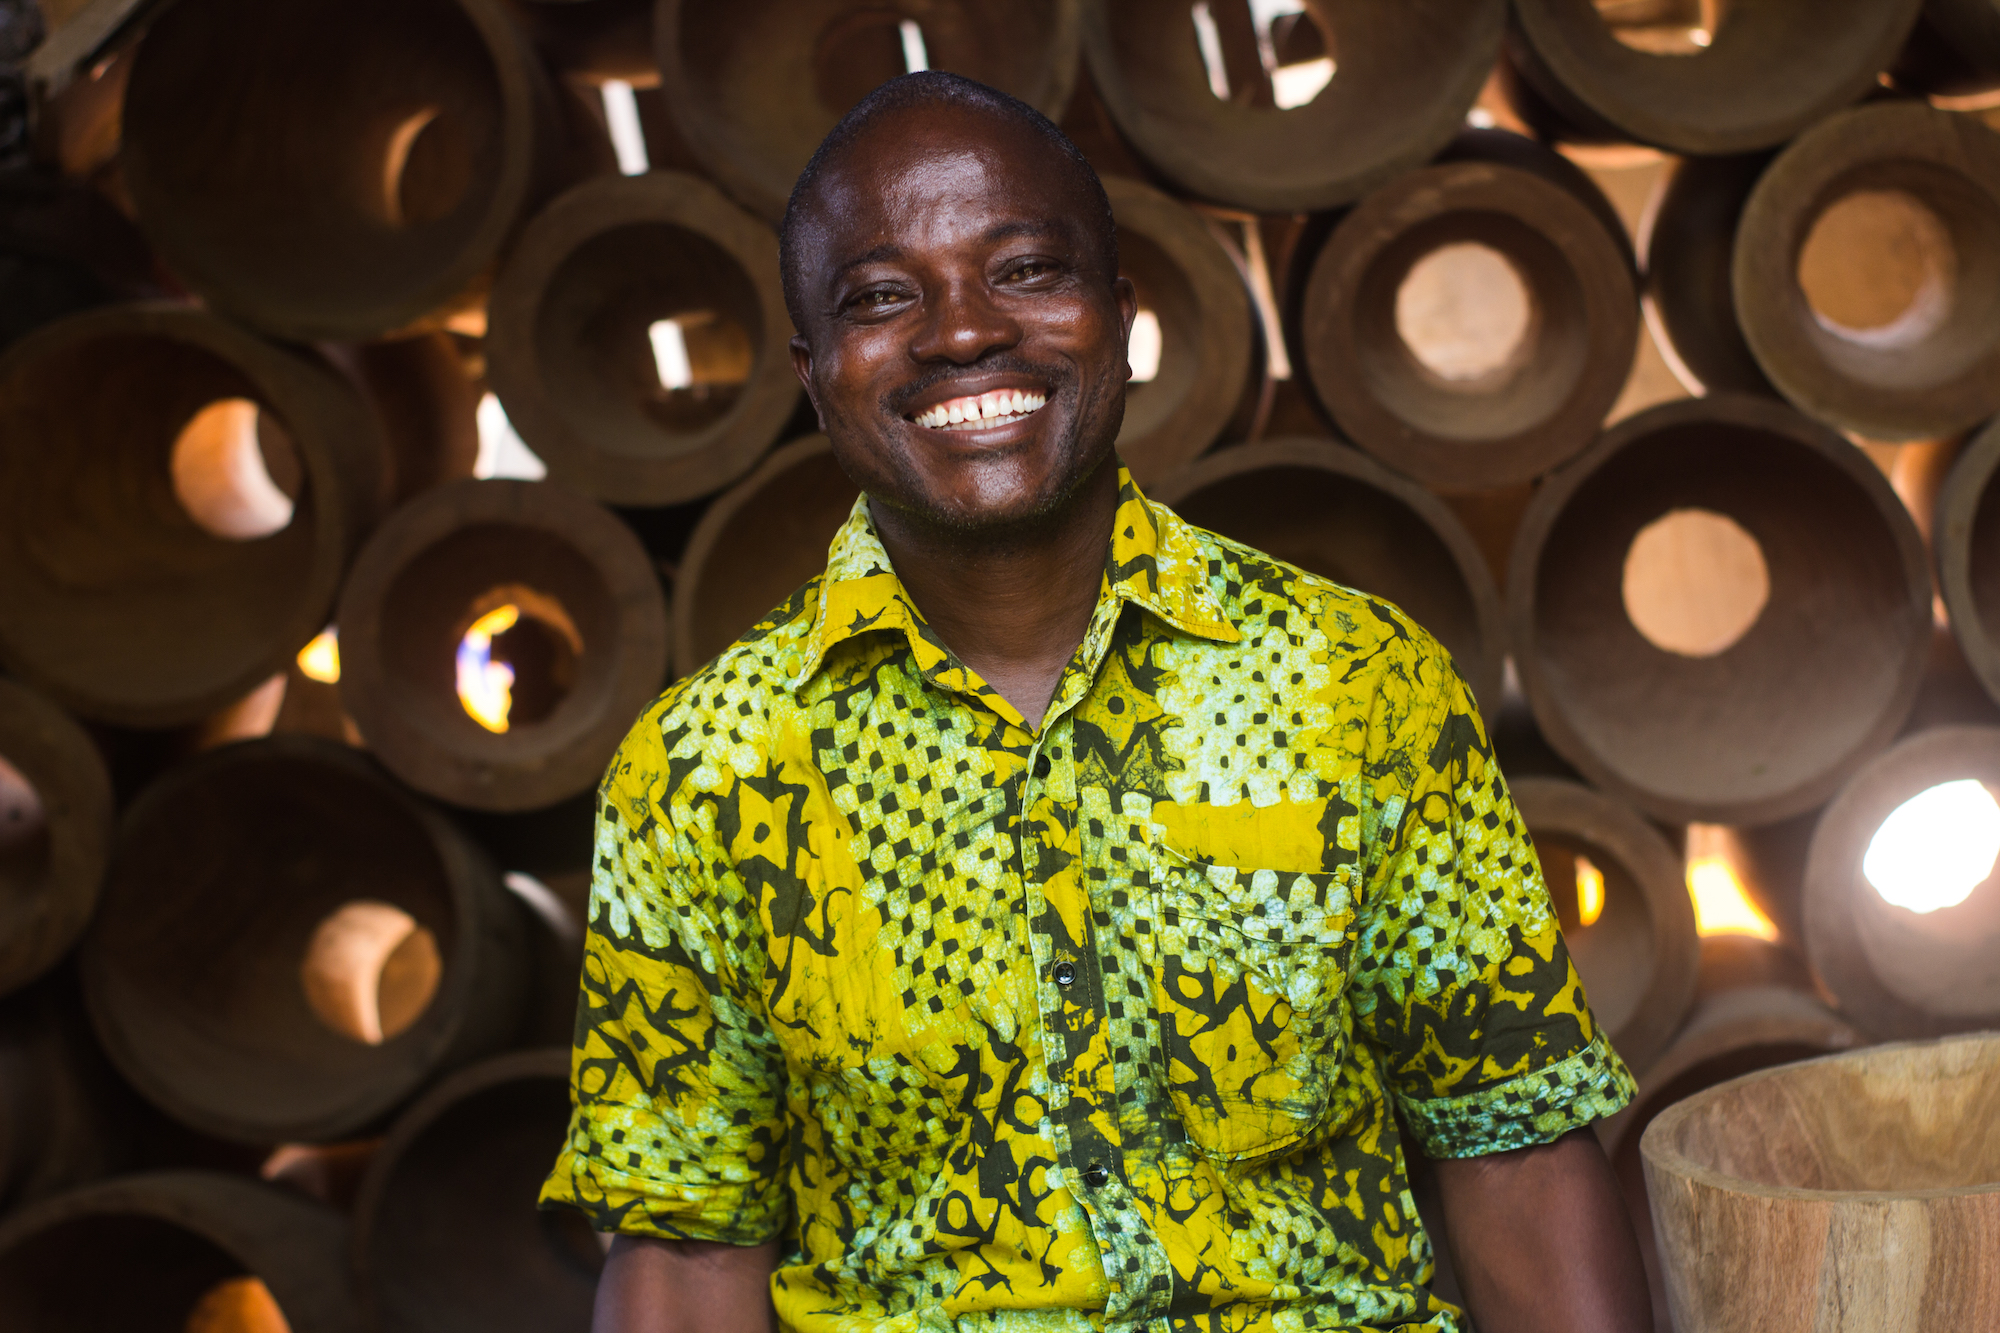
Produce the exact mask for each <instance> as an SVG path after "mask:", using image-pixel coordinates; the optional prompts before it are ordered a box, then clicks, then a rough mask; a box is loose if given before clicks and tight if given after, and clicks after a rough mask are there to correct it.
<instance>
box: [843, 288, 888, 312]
mask: <svg viewBox="0 0 2000 1333" xmlns="http://www.w3.org/2000/svg"><path fill="white" fill-rule="evenodd" d="M896 300H897V296H896V293H895V292H893V291H891V290H889V289H888V288H886V287H875V288H871V289H870V290H868V291H865V292H862V293H861V294H860V295H859V296H857V297H855V298H854V300H853V301H852V302H851V303H850V304H852V305H853V307H854V308H855V309H856V310H880V309H882V308H883V307H885V306H891V305H894V304H895V303H896Z"/></svg>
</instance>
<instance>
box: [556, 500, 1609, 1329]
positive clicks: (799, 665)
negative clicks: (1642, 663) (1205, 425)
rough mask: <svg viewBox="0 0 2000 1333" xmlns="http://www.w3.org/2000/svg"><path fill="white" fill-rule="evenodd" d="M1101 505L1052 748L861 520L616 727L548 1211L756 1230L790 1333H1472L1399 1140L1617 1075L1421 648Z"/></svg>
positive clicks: (1486, 780)
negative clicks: (571, 1080) (1100, 533)
mask: <svg viewBox="0 0 2000 1333" xmlns="http://www.w3.org/2000/svg"><path fill="white" fill-rule="evenodd" d="M1121 485H1122V490H1121V495H1120V503H1119V509H1118V513H1117V520H1116V525H1115V528H1114V532H1113V536H1112V542H1111V550H1110V557H1109V560H1108V563H1107V565H1106V569H1105V576H1104V584H1103V588H1102V591H1101V592H1100V594H1099V598H1098V603H1097V608H1096V611H1095V614H1094V616H1093V619H1092V620H1091V623H1090V628H1089V631H1088V633H1087V634H1086V635H1085V637H1084V640H1083V644H1082V646H1081V647H1080V648H1079V649H1078V650H1077V653H1076V656H1075V658H1074V659H1073V660H1072V662H1071V663H1070V665H1069V667H1068V669H1067V671H1066V672H1065V674H1064V675H1063V677H1062V679H1061V682H1060V683H1059V684H1058V686H1057V688H1056V694H1055V698H1054V701H1053V702H1052V704H1051V705H1050V708H1049V711H1048V716H1047V718H1046V720H1045V722H1044V724H1043V725H1042V726H1041V727H1040V729H1035V728H1031V727H1029V726H1027V725H1025V724H1024V723H1023V720H1022V718H1021V715H1020V713H1019V712H1017V711H1016V710H1015V709H1014V708H1013V707H1012V706H1011V705H1010V704H1009V703H1008V702H1007V701H1006V700H1005V699H1003V698H1001V697H1000V696H999V695H998V694H997V693H995V692H994V691H993V689H992V688H991V687H990V686H988V685H987V684H985V683H984V682H983V681H981V680H980V679H979V677H978V676H976V675H975V674H973V673H972V672H971V671H970V670H969V669H968V668H966V667H965V666H964V665H962V664H961V663H960V662H958V660H957V659H956V658H954V657H953V656H952V654H951V652H950V650H949V649H947V648H946V647H945V645H944V644H943V643H942V642H941V641H940V640H939V639H938V637H937V635H936V634H935V633H934V632H933V631H932V630H931V629H930V627H929V626H928V625H927V624H926V623H925V622H924V620H923V618H922V616H920V615H919V614H918V613H917V610H916V607H915V606H914V605H913V604H912V602H911V601H910V599H909V597H908V595H907V594H906V593H905V591H904V590H903V587H902V585H901V584H900V583H899V582H898V581H897V578H896V575H895V573H894V571H893V569H892V568H891V566H890V562H889V558H888V556H887V554H886V553H885V552H884V550H883V548H882V545H881V543H880V541H879V539H878V538H877V537H876V535H875V531H874V528H873V526H872V524H871V522H870V520H869V517H868V512H867V509H866V504H865V500H864V502H863V503H861V504H857V506H856V508H855V510H854V514H853V516H852V517H851V518H850V519H849V520H848V522H847V524H846V526H845V527H844V528H842V530H841V532H840V534H839V536H838V537H837V538H835V540H834V543H833V547H832V550H831V552H830V555H829V560H828V563H827V568H826V571H825V572H824V573H823V574H822V575H821V576H820V577H819V578H817V579H814V580H813V581H812V582H810V583H808V584H807V585H806V586H805V587H803V588H801V589H800V590H799V591H798V592H797V593H796V594H794V595H793V596H792V598H791V599H790V600H789V601H788V602H786V603H785V605H783V606H781V607H779V608H778V609H777V610H776V611H775V612H773V613H772V614H771V615H770V616H768V617H767V618H766V619H765V620H764V621H763V622H762V623H761V624H759V625H758V626H757V627H756V628H755V629H753V630H751V631H750V633H749V634H747V635H746V636H745V637H744V638H743V639H742V640H741V641H739V642H738V643H737V644H735V645H734V646H733V647H731V648H730V649H728V650H727V651H726V652H724V653H723V654H722V655H721V656H720V657H718V658H716V660H715V661H713V662H711V663H710V664H709V665H708V666H707V667H706V668H704V669H703V670H702V671H700V672H699V673H697V674H696V675H694V676H692V677H690V678H688V679H686V680H683V681H681V682H679V683H678V684H677V685H675V686H674V688H673V689H672V690H670V691H669V692H668V693H667V694H666V695H665V696H664V697H663V698H662V699H660V700H659V702H657V703H656V704H654V705H653V707H652V708H650V709H649V710H648V711H647V712H646V714H645V715H644V716H643V717H642V718H641V719H640V720H639V722H638V724H637V725H636V726H635V727H634V728H633V730H632V732H631V735H630V736H629V737H628V738H627V739H626V741H625V743H624V746H623V748H622V749H621V750H620V751H619V754H618V757H617V758H616V760H614V761H613V763H612V766H611V769H610V772H609V773H608V775H607V776H606V778H605V780H604V786H603V790H602V804H601V811H600V815H599V823H598V831H597V849H596V881H595V891H594V897H593V900H592V906H591V922H590V937H589V944H588V950H587V954H586V961H585V967H584V977H583V997H582V1005H581V1009H580V1012H579V1016H578V1023H577V1045H576V1051H575V1089H574V1091H575V1097H576V1103H577V1106H576V1112H575V1115H574V1118H573V1120H572V1122H571V1125H570V1130H569V1137H568V1140H567V1146H566V1147H565V1148H564V1150H563V1153H562V1156H561V1159H560V1160H559V1161H558V1162H557V1164H556V1167H555V1171H554V1173H553V1174H552V1175H551V1176H550V1178H549V1181H548V1184H547V1186H546V1188H545V1190H544V1193H543V1199H544V1200H545V1201H546V1202H549V1203H555V1204H568V1205H573V1206H576V1207H580V1208H582V1209H583V1210H585V1211H586V1212H587V1213H588V1214H589V1215H590V1217H591V1218H592V1220H593V1221H594V1222H595V1223H596V1225H597V1226H598V1227H599V1228H600V1229H603V1230H607V1231H622V1232H628V1233H632V1234H637V1235H650V1236H661V1237H668V1238H693V1239H704V1240H716V1241H727V1242H731V1243H735V1244H745V1245H748V1244H755V1243H759V1242H763V1241H768V1240H773V1239H779V1240H781V1241H782V1242H783V1248H784V1250H785V1257H784V1258H783V1260H782V1261H781V1266H780V1267H779V1269H778V1271H777V1272H776V1273H775V1274H774V1275H773V1277H772V1296H773V1299H774V1301H775V1302H776V1306H777V1311H778V1314H779V1317H780V1319H781V1321H782V1322H783V1324H784V1325H785V1326H786V1327H787V1328H789V1329H796V1330H802V1331H803V1330H814V1331H818V1330H829V1331H830V1330H862V1329H897V1330H916V1329H949V1328H963V1329H994V1330H1030V1329H1032V1330H1052V1329H1121V1330H1122V1329H1142V1328H1143V1329H1156V1330H1165V1329H1235V1330H1263V1329H1272V1330H1276V1329H1288V1330H1289V1329H1307V1328H1312V1329H1352V1328H1369V1329H1410V1330H1415V1329H1427V1330H1449V1329H1456V1328H1459V1327H1460V1326H1461V1323H1460V1318H1459V1316H1458V1313H1457V1312H1456V1310H1455V1309H1454V1308H1453V1307H1452V1306H1450V1305H1448V1304H1446V1303H1444V1302H1442V1301H1440V1300H1439V1299H1437V1298H1436V1297H1434V1296H1432V1295H1431V1294H1430V1293H1429V1291H1428V1290H1427V1289H1426V1286H1425V1284H1426V1282H1427V1281H1428V1279H1429V1277H1430V1274H1431V1252H1430V1247H1429V1243H1428V1242H1427V1240H1426V1239H1425V1235H1424V1232H1423V1229H1422V1227H1421V1225H1420V1224H1419V1222H1418V1221H1417V1219H1416V1216H1415V1214H1414V1211H1413V1208H1412V1205H1411V1200H1410V1194H1409V1190H1408V1188H1407V1184H1406V1181H1405V1177H1404V1167H1403V1148H1402V1142H1403V1134H1404V1132H1405V1130H1404V1129H1403V1126H1407V1132H1408V1133H1410V1134H1412V1135H1414V1137H1415V1139H1416V1141H1417V1142H1418V1144H1420V1145H1421V1147H1422V1148H1423V1150H1424V1151H1425V1152H1426V1153H1429V1154H1431V1155H1432V1156H1439V1157H1457V1156H1469V1155H1473V1154H1479V1153H1489V1152H1496V1151H1500V1150H1503V1149H1508V1148H1516V1147H1521V1146H1523V1145H1527V1144H1533V1143H1539V1142H1544V1141H1547V1140H1550V1139H1553V1138H1555V1137H1556V1136H1558V1135H1560V1134H1562V1133H1564V1132H1566V1131H1568V1130H1570V1129H1573V1128H1575V1127H1577V1126H1579V1125H1583V1124H1586V1123H1588V1122H1590V1121H1591V1120H1594V1119H1596V1118H1598V1117H1600V1116H1604V1115H1607V1114H1609V1113H1611V1112H1612V1111H1615V1110H1617V1109H1618V1107H1619V1106H1621V1105H1622V1104H1623V1103H1624V1102H1625V1100H1626V1099H1627V1098H1628V1097H1629V1096H1630V1094H1631V1090H1632V1082H1631V1078H1630V1076H1629V1075H1628V1074H1627V1073H1626V1071H1625V1069H1624V1066H1623V1065H1622V1064H1621V1063H1620V1062H1619V1060H1618V1057H1617V1056H1616V1055H1615V1054H1613V1052H1612V1051H1611V1049H1610V1047H1609V1045H1608V1044H1607V1043H1606V1042H1605V1040H1604V1038H1603V1036H1602V1035H1601V1034H1600V1033H1599V1032H1598V1031H1597V1029H1596V1027H1595V1025H1594V1024H1593V1022H1592V1020H1591V1016H1590V1012H1589V1010H1588V1008H1587V1006H1586V1004H1585V1002H1584V997H1583V992H1582V988H1581V986H1580V985H1579V984H1578V982H1577V978H1576V973H1575V971H1574V970H1573V969H1572V968H1571V966H1570V961H1569V955H1568V953H1567V952H1566V951H1565V949H1564V947H1563V941H1562V937H1561V935H1560V934H1559V933H1558V930H1557V925H1556V919H1555V914H1554V912H1553V911H1552V910H1551V909H1550V906H1549V902H1548V895H1547V891H1546V889H1545V888H1544V886H1543V883H1542V879H1541V873H1540V870H1539V869H1538V867H1537V864H1536V861H1535V854H1534V850H1533V847H1532V845H1531V844H1530V842H1529V840H1528V835H1527V831H1526V829H1525V827H1524V826H1523V825H1522V823H1521V820H1520V818H1519V816H1518V815H1517V814H1516V813H1515V811H1514V807H1513V804H1512V802H1511V800H1510V799H1509V797H1508V795H1507V790H1506V787H1505V785H1504V783H1503V782H1502V780H1501V777H1500V773H1499V770H1498V768H1497V767H1496V766H1495V764H1494V763H1493V759H1492V754H1491V751H1490V749H1489V746H1488V743H1487V738H1486V733H1485V731H1484V729H1483V727H1482V725H1481V723H1480V720H1479V715H1478V712H1477V710H1476V708H1475V707H1474V705H1473V701H1472V698H1471V696H1470V694H1469V692H1468V691H1467V690H1466V687H1465V685H1464V684H1463V683H1462V681H1461V680H1460V679H1459V676H1458V674H1457V673H1456V671H1455V670H1454V669H1453V667H1452V664H1451V661H1450V658H1449V657H1448V656H1447V655H1446V653H1445V652H1444V650H1443V649H1442V648H1440V647H1439V646H1438V645H1437V643H1436V642H1435V641H1434V640H1433V639H1432V638H1431V637H1430V636H1429V635H1428V634H1426V633H1425V632H1424V631H1423V630H1422V629H1420V628H1418V627H1417V626H1416V625H1415V624H1413V623H1412V622H1411V621H1409V620H1408V619H1407V618H1405V617H1404V616H1403V615H1402V613H1401V612H1399V611H1397V610H1396V609H1395V608H1394V607H1391V606H1389V605H1387V604H1385V603H1383V602H1381V601H1379V600H1377V599H1375V598H1372V597H1368V596H1365V595H1363V594H1361V593H1357V592H1354V591H1352V590H1350V589H1347V588H1343V587H1339V586H1337V585H1335V584H1333V583H1330V582H1328V581H1326V580H1324V579H1321V578H1317V577H1315V576H1313V575H1310V574H1306V573H1303V572H1301V571H1300V570H1298V569H1295V568H1293V567H1292V566H1289V565H1285V564H1282V563H1280V562H1278V561H1276V560H1273V559H1272V558H1270V557H1269V556H1266V555H1262V554H1260V553H1258V552H1256V551H1253V550H1250V549H1249V548H1247V547H1244V546H1240V545H1237V544H1236V543H1234V542H1230V541H1227V540H1224V539H1222V538H1220V537H1217V536H1214V535H1212V534H1210V533H1207V532H1204V531H1201V530H1200V529H1197V528H1194V527H1191V526H1189V525H1188V524H1186V523H1183V522H1182V521H1181V520H1180V519H1179V518H1177V517H1176V516H1175V515H1174V514H1173V513H1172V512H1171V511H1169V510H1167V509H1165V508H1163V507H1161V506H1159V505H1156V504H1153V503H1151V502H1150V501H1148V500H1146V499H1145V498H1144V497H1143V496H1141V495H1140V494H1139V492H1138V490H1137V489H1136V488H1135V487H1134V486H1133V485H1132V483H1131V480H1130V478H1129V476H1124V475H1122V474H1121ZM1399 1114H1400V1117H1401V1121H1400V1124H1399V1121H1398V1115H1399Z"/></svg>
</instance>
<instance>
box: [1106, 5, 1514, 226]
mask: <svg viewBox="0 0 2000 1333" xmlns="http://www.w3.org/2000/svg"><path fill="white" fill-rule="evenodd" d="M1242 8H1243V6H1242V4H1241V0H1233V6H1232V3H1217V4H1215V5H1214V6H1212V9H1211V12H1212V13H1213V14H1214V15H1216V18H1217V22H1218V23H1219V24H1221V23H1226V22H1229V21H1231V20H1233V19H1234V18H1235V17H1236V16H1237V15H1238V14H1239V13H1240V12H1241V11H1242ZM1309 8H1310V9H1311V11H1312V21H1313V22H1314V23H1315V24H1316V25H1317V26H1318V27H1319V28H1320V29H1321V31H1322V32H1324V33H1326V34H1327V38H1326V42H1327V45H1328V46H1329V47H1330V48H1331V51H1332V54H1333V55H1334V57H1335V59H1336V60H1337V62H1338V67H1337V69H1336V72H1335V74H1334V76H1333V81H1332V82H1331V83H1329V84H1328V85H1327V86H1326V88H1325V89H1324V90H1323V91H1322V92H1321V93H1320V94H1319V95H1318V96H1317V97H1315V98H1314V99H1313V100H1312V101H1311V102H1309V103H1307V104H1306V105H1304V106H1299V107H1292V108H1290V109H1287V110H1279V109H1277V108H1276V107H1275V106H1273V105H1271V103H1270V101H1269V100H1268V89H1263V90H1262V93H1263V95H1262V96H1259V92H1260V88H1259V85H1258V83H1257V81H1256V75H1254V74H1253V75H1251V76H1250V78H1248V79H1246V78H1244V77H1243V70H1242V68H1241V65H1242V62H1240V61H1238V62H1236V63H1237V64H1238V66H1239V69H1238V77H1237V78H1235V79H1232V81H1231V92H1232V97H1231V100H1230V101H1228V102H1224V101H1221V100H1220V99H1218V98H1217V97H1216V96H1215V94H1214V92H1213V91H1212V90H1211V88H1210V85H1209V76H1208V72H1207V70H1206V68H1205V67H1204V65H1203V63H1202V57H1201V50H1200V47H1199V46H1198V45H1197V43H1196V40H1195V31H1194V26H1193V22H1192V20H1191V18H1190V16H1189V6H1188V5H1186V4H1185V3H1182V2H1181V0H1102V2H1101V3H1097V4H1093V5H1091V6H1089V7H1088V8H1087V9H1086V10H1085V19H1084V34H1085V35H1084V47H1085V50H1086V52H1087V53H1088V55H1089V59H1090V70H1091V75H1092V78H1093V80H1094V81H1095V83H1096V86H1097V89H1098V92H1099V95H1100V96H1101V97H1102V98H1103V100H1104V104H1105V106H1107V107H1108V108H1110V111H1111V114H1112V117H1113V118H1114V119H1115V120H1116V121H1117V123H1118V127H1119V129H1121V130H1122V131H1123V132H1124V134H1125V136H1126V137H1127V138H1128V139H1130V140H1131V142H1132V145H1133V146H1134V147H1135V148H1137V149H1138V151H1139V152H1140V154H1141V155H1142V156H1143V157H1144V158H1145V159H1146V160H1147V162H1148V163H1150V164H1151V166H1152V167H1153V168H1154V170H1156V171H1158V172H1159V173H1160V174H1161V175H1162V176H1163V177H1165V178H1166V179H1168V180H1170V181H1172V182H1174V184H1176V185H1177V186H1179V187H1180V188H1181V189H1182V190H1185V191H1186V192H1188V193H1190V194H1193V195H1197V196H1200V197H1202V198H1206V199H1211V200H1214V201H1215V202H1217V203H1224V204H1229V205H1232V206H1234V207H1237V208H1245V209H1251V210H1254V211H1258V212H1267V213H1281V212H1296V211H1306V210H1317V209H1327V208H1339V207H1341V206H1343V205H1346V204H1350V203H1353V202H1354V201H1355V200H1356V199H1359V198H1360V197H1361V196H1362V195H1364V194H1366V193H1367V192H1368V191H1370V190H1372V189H1374V188H1376V187H1377V186H1379V185H1382V184H1383V183H1385V182H1387V181H1388V180H1390V179H1391V178H1392V177H1394V176H1396V175H1398V174H1400V173H1402V172H1404V171H1407V170H1409V169H1410V168H1412V167H1415V166H1417V165H1419V164H1420V163H1422V162H1424V161H1426V160H1428V159H1429V158H1430V157H1432V156H1433V155H1434V154H1436V153H1437V152H1438V150H1439V149H1441V148H1443V147H1444V146H1445V145H1446V144H1447V143H1449V142H1450V141H1451V138H1452V136H1453V135H1455V134H1457V133H1458V131H1459V130H1460V129H1461V128H1462V127H1463V125H1464V123H1465V114H1466V112H1467V111H1468V110H1470V109H1471V107H1472V105H1473V103H1474V102H1475V101H1477V100H1478V97H1479V89H1480V87H1481V85H1482V84H1483V83H1484V82H1485V79H1486V73H1487V71H1488V70H1489V69H1491V68H1492V66H1493V61H1494V59H1495V57H1496V56H1497V55H1498V54H1499V48H1500V36H1501V32H1502V30H1503V27H1504V24H1505V20H1506V6H1505V5H1504V4H1502V3H1499V0H1347V2H1346V3H1340V4H1333V3H1327V2H1326V0H1313V3H1311V4H1310V6H1309ZM1240 45H1241V44H1240V43H1226V44H1225V54H1234V51H1235V49H1236V48H1237V47H1239V46H1240ZM1252 65H1253V67H1254V55H1253V58H1252ZM1258 73H1259V74H1260V73H1261V71H1258ZM1256 102H1262V103H1263V104H1262V105H1254V104H1253V103H1256Z"/></svg>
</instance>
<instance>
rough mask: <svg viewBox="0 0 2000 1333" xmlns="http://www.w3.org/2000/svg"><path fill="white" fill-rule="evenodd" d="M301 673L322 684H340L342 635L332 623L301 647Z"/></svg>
mask: <svg viewBox="0 0 2000 1333" xmlns="http://www.w3.org/2000/svg"><path fill="white" fill-rule="evenodd" d="M299 674H300V675H302V676H304V677H305V678H306V679H307V680H316V681H318V682H319V683H320V684H322V685H338V684H340V635H339V634H337V633H335V632H334V629H333V627H332V626H331V625H329V626H328V627H327V628H325V629H323V630H321V631H320V632H319V634H318V635H317V636H316V637H315V638H314V639H313V641H312V642H311V643H309V644H307V645H306V646H305V647H303V648H301V649H299Z"/></svg>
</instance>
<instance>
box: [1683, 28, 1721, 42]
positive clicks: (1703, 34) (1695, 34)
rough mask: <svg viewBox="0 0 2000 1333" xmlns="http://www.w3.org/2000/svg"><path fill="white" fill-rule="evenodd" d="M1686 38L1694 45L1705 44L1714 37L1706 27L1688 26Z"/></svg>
mask: <svg viewBox="0 0 2000 1333" xmlns="http://www.w3.org/2000/svg"><path fill="white" fill-rule="evenodd" d="M1688 40H1689V41H1690V42H1693V43H1694V44H1695V45H1696V46H1707V45H1708V44H1709V43H1710V42H1712V41H1714V40H1715V38H1714V37H1713V36H1712V35H1711V34H1710V33H1709V31H1708V29H1706V28H1689V29H1688Z"/></svg>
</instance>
